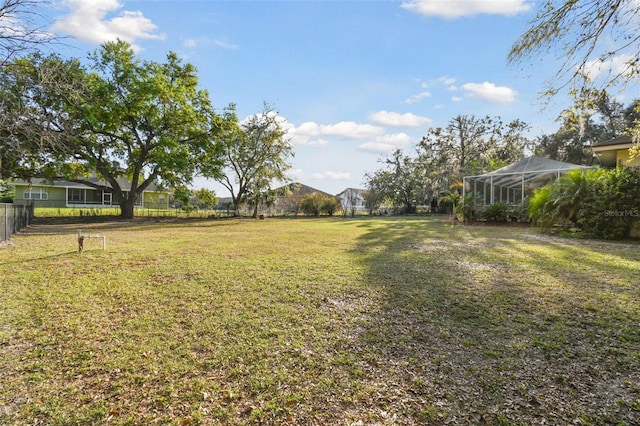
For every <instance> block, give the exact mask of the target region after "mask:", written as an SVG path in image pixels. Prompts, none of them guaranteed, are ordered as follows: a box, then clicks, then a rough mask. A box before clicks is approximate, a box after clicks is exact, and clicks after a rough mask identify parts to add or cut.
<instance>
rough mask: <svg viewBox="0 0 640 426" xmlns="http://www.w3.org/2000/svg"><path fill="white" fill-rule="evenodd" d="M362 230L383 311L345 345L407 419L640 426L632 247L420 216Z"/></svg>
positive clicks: (639, 312) (363, 254)
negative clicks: (391, 394)
mask: <svg viewBox="0 0 640 426" xmlns="http://www.w3.org/2000/svg"><path fill="white" fill-rule="evenodd" d="M360 226H362V227H366V228H367V229H368V230H370V232H367V233H366V234H364V235H363V236H362V237H361V238H360V239H359V241H358V245H357V249H356V251H357V253H358V256H359V258H360V259H362V261H363V263H364V265H363V266H364V268H365V270H366V281H367V282H368V283H369V288H370V291H371V293H372V294H377V295H378V296H377V299H378V300H379V301H380V303H379V305H378V306H377V307H376V308H375V310H374V311H371V312H370V313H369V320H368V323H367V325H366V326H365V327H364V330H363V331H361V333H360V342H359V344H357V345H355V347H354V349H355V350H357V351H361V352H362V353H361V354H360V355H361V357H362V358H363V359H372V360H373V361H371V362H369V363H368V365H367V366H366V367H363V368H364V369H365V370H367V369H368V371H369V374H370V376H371V377H370V379H372V378H373V377H377V378H376V380H377V381H378V382H381V383H385V384H386V385H387V386H391V387H393V388H394V389H395V392H397V393H399V394H400V395H398V398H399V399H400V400H404V404H403V405H402V406H401V407H400V408H398V407H397V406H396V408H397V409H398V410H399V412H400V413H402V415H403V416H405V417H406V418H407V421H427V422H433V423H440V422H452V423H453V424H479V423H483V422H484V423H488V424H520V422H521V423H523V424H537V423H542V422H547V423H552V424H555V423H561V424H568V423H572V422H576V421H579V422H580V423H581V424H616V423H617V424H640V330H639V328H638V326H637V325H638V324H639V323H640V309H639V308H638V306H640V288H638V282H640V247H639V246H637V245H634V244H615V243H603V242H598V241H583V240H581V241H579V242H577V241H572V240H565V239H561V238H551V237H546V236H542V235H540V234H539V233H538V232H537V231H536V230H531V229H512V228H493V227H491V228H487V227H482V228H479V227H464V226H458V227H455V228H453V227H450V226H449V227H448V226H444V225H442V224H441V223H438V222H437V221H435V220H424V219H422V220H421V219H409V220H397V219H396V220H380V221H369V222H366V223H365V222H363V223H362V224H361V225H360ZM387 403H389V401H387Z"/></svg>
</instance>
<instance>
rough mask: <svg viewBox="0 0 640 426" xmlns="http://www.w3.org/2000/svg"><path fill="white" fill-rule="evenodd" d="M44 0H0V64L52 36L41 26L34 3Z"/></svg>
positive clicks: (40, 17)
mask: <svg viewBox="0 0 640 426" xmlns="http://www.w3.org/2000/svg"><path fill="white" fill-rule="evenodd" d="M48 3H50V2H49V1H47V0H0V67H2V66H5V65H7V64H8V63H10V62H11V60H12V59H13V58H15V57H17V56H20V55H22V54H24V53H26V52H29V51H32V50H34V49H35V50H37V49H38V48H39V47H41V46H43V45H45V44H47V43H50V42H52V41H54V40H55V39H56V37H55V36H54V35H53V34H51V33H50V32H48V31H46V30H45V29H44V22H43V19H44V17H43V16H42V15H41V14H40V13H38V12H37V10H38V6H41V5H46V4H48Z"/></svg>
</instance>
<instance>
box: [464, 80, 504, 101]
mask: <svg viewBox="0 0 640 426" xmlns="http://www.w3.org/2000/svg"><path fill="white" fill-rule="evenodd" d="M462 89H463V90H465V91H466V92H467V95H468V96H469V97H471V98H477V99H483V100H485V101H489V102H492V103H501V104H508V103H512V102H515V100H516V91H515V90H513V89H511V88H510V87H506V86H496V85H495V84H494V83H489V82H488V81H485V82H484V83H466V84H463V85H462Z"/></svg>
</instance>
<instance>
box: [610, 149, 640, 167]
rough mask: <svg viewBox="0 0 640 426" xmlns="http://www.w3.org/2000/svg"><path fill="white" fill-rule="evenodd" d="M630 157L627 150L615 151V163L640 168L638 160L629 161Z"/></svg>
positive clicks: (639, 159)
mask: <svg viewBox="0 0 640 426" xmlns="http://www.w3.org/2000/svg"><path fill="white" fill-rule="evenodd" d="M630 157H631V155H630V153H629V150H628V149H619V150H617V151H616V162H618V163H622V164H624V165H625V166H640V158H638V157H635V158H634V159H630Z"/></svg>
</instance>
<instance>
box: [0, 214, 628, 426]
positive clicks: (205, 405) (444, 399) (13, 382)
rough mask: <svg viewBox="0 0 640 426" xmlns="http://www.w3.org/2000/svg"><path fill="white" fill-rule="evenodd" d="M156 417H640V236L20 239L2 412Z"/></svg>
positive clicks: (354, 222)
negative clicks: (620, 239) (638, 239)
mask: <svg viewBox="0 0 640 426" xmlns="http://www.w3.org/2000/svg"><path fill="white" fill-rule="evenodd" d="M78 228H82V230H83V232H84V233H85V234H106V235H107V250H106V251H102V242H101V241H99V240H88V241H87V242H86V244H85V251H84V252H83V253H78V251H77V242H76V232H77V230H78ZM151 423H158V424H174V425H197V424H207V425H213V424H229V425H236V424H248V423H255V424H296V425H298V424H300V425H313V424H318V425H323V424H331V425H333V424H338V425H340V424H342V425H348V424H363V425H369V424H379V425H396V424H434V425H439V424H455V425H458V424H473V425H476V424H494V425H531V424H553V425H556V424H560V425H561V424H581V425H610V424H620V425H638V424H640V245H639V244H637V243H629V242H624V243H611V242H600V241H590V240H568V239H563V238H559V237H551V236H546V235H542V234H540V233H539V232H538V231H536V230H531V229H526V228H507V227H504V228H503V227H479V226H478V227H461V226H458V227H455V228H453V227H451V226H447V225H444V224H443V223H440V222H439V221H438V220H436V219H433V218H431V219H426V218H355V219H343V218H332V219H268V220H208V221H197V220H195V221H176V220H171V221H166V222H159V223H157V222H156V221H153V220H136V221H132V222H108V223H106V222H105V223H100V222H97V223H91V224H84V225H78V224H57V225H54V224H44V223H40V224H38V222H36V224H35V225H33V226H31V227H30V228H29V229H27V230H25V231H23V232H21V233H20V234H18V235H16V236H14V237H13V239H12V242H11V243H10V244H9V245H7V246H5V247H3V248H0V424H3V425H4V424H8V425H14V424H15V425H34V424H44V425H76V424H109V425H124V424H130V425H147V424H151Z"/></svg>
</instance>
